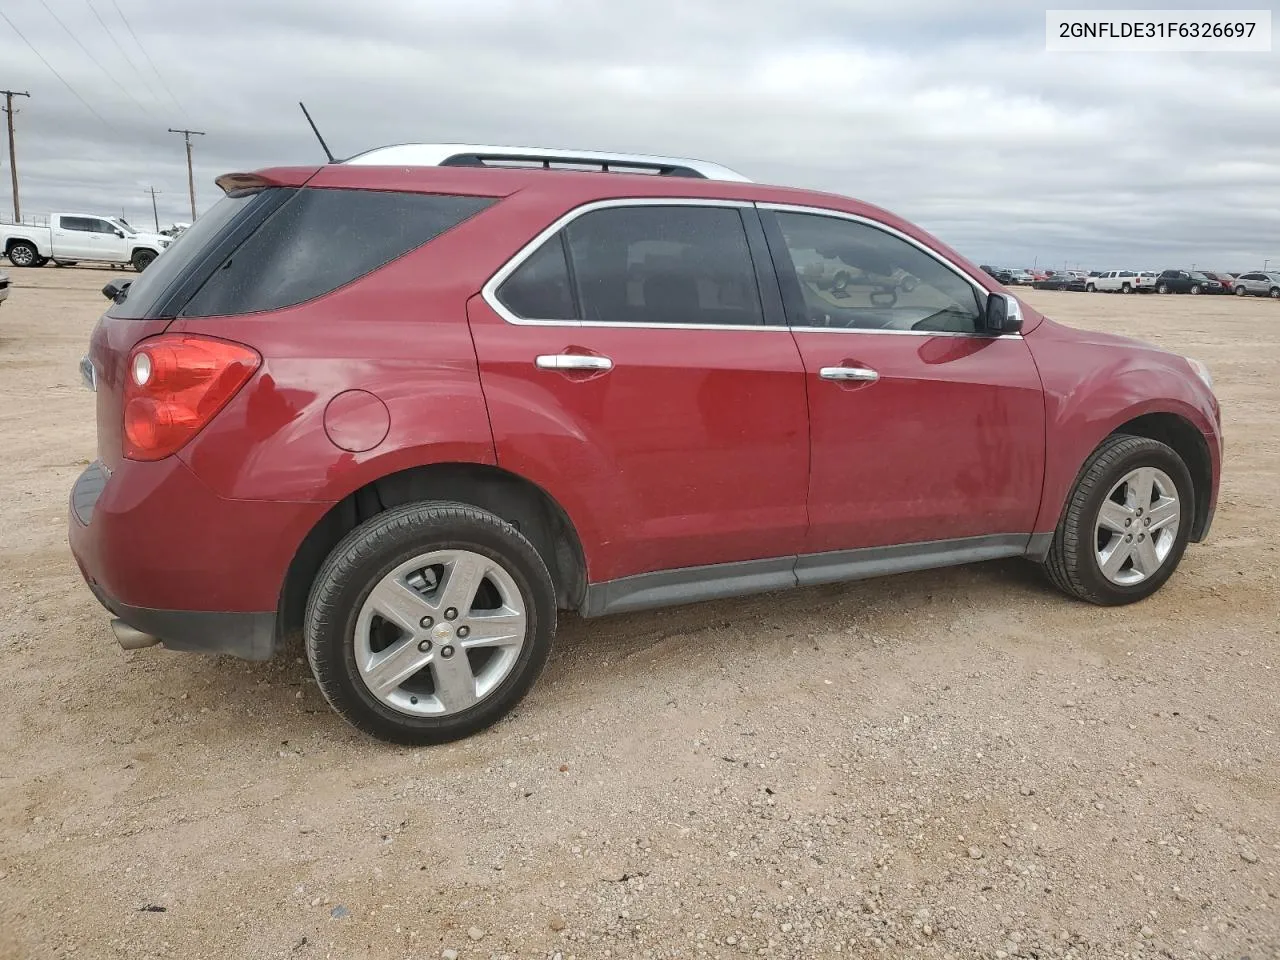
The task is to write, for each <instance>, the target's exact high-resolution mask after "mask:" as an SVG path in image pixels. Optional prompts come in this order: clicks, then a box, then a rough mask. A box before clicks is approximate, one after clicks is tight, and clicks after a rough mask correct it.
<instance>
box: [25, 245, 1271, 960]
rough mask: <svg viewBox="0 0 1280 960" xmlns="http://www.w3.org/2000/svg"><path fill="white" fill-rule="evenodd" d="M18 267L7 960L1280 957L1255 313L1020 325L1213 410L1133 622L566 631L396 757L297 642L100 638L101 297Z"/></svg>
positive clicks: (1138, 300) (1067, 613) (853, 611)
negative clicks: (318, 673)
mask: <svg viewBox="0 0 1280 960" xmlns="http://www.w3.org/2000/svg"><path fill="white" fill-rule="evenodd" d="M11 274H12V275H13V278H14V281H15V283H16V287H15V289H14V291H13V294H12V296H11V298H10V300H9V302H8V303H6V304H5V305H4V306H3V307H0V441H2V443H3V450H4V453H5V455H4V457H3V460H2V461H0V490H3V493H4V496H3V498H2V499H0V528H2V529H3V530H4V537H3V540H2V541H0V585H2V587H0V615H2V624H0V654H2V655H3V657H4V662H5V664H6V669H5V670H4V671H3V676H2V677H0V729H3V730H4V731H5V736H4V738H3V744H4V746H3V760H2V761H0V957H4V958H9V957H15V958H18V957H20V958H28V957H32V958H34V957H53V956H59V957H61V956H66V955H70V954H73V953H74V954H76V955H78V956H81V957H86V958H99V957H102V958H126V957H127V958H130V960H137V958H144V957H183V958H188V957H189V958H200V960H212V958H222V957H226V958H274V957H283V958H290V960H292V958H300V960H311V958H322V957H332V958H379V960H380V958H389V960H420V958H433V957H435V958H438V957H442V956H444V957H451V956H454V955H455V953H454V952H455V951H456V955H457V956H458V957H460V958H463V960H468V958H486V957H548V958H549V957H559V958H561V960H570V958H581V960H586V958H603V957H615V958H620V957H702V956H709V957H732V956H738V955H742V956H756V955H759V956H766V957H819V956H822V957H825V956H833V955H836V954H841V955H852V956H884V957H904V956H921V957H957V958H968V957H978V956H981V957H1003V956H1006V955H1008V956H1025V957H1047V956H1073V957H1101V956H1106V957H1112V956H1144V957H1145V956H1150V957H1159V956H1167V957H1179V958H1181V957H1200V956H1220V957H1224V958H1226V957H1231V958H1239V957H1243V956H1248V957H1251V958H1254V960H1257V958H1263V957H1276V956H1280V899H1277V898H1280V877H1278V876H1277V872H1278V871H1280V697H1278V696H1277V693H1276V683H1277V680H1280V649H1278V647H1277V634H1278V633H1280V629H1278V622H1277V614H1278V613H1280V584H1278V583H1277V570H1278V569H1280V555H1278V554H1277V542H1278V541H1280V514H1278V513H1277V511H1276V509H1275V497H1276V494H1277V492H1280V429H1277V426H1276V424H1277V422H1278V420H1280V387H1277V383H1278V382H1280V304H1276V303H1272V302H1269V301H1262V300H1247V301H1242V300H1237V299H1234V298H1208V297H1200V298H1193V297H1120V296H1106V295H1095V296H1090V295H1087V294H1071V293H1035V292H1033V293H1032V294H1030V296H1029V299H1031V300H1032V301H1033V302H1034V303H1036V304H1037V305H1039V306H1041V307H1042V308H1043V309H1045V310H1046V311H1047V312H1049V313H1050V314H1051V315H1054V316H1056V317H1058V318H1059V319H1062V320H1065V321H1068V322H1074V323H1079V324H1081V325H1085V326H1097V327H1104V328H1106V329H1110V330H1117V331H1120V332H1122V333H1126V334H1132V335H1136V336H1138V337H1141V338H1144V339H1147V340H1151V341H1154V342H1156V343H1159V344H1162V345H1166V346H1168V347H1171V348H1173V349H1176V350H1179V351H1182V352H1186V353H1189V354H1191V355H1193V356H1197V357H1200V358H1202V359H1204V360H1205V361H1207V362H1208V363H1209V364H1210V366H1211V367H1212V368H1213V370H1214V373H1215V374H1216V376H1217V378H1218V385H1219V386H1218V389H1219V394H1220V396H1221V397H1222V399H1223V405H1224V408H1225V418H1226V431H1227V444H1228V454H1227V464H1226V475H1225V480H1224V484H1223V491H1222V499H1221V504H1220V507H1219V512H1218V517H1217V521H1216V523H1215V526H1214V529H1213V533H1212V536H1211V539H1210V540H1209V542H1208V543H1206V544H1202V545H1199V546H1192V547H1191V548H1190V549H1189V551H1188V553H1187V556H1186V559H1185V561H1184V562H1183V565H1182V568H1181V571H1180V572H1179V573H1178V574H1177V576H1176V577H1175V578H1174V579H1173V581H1172V582H1171V583H1170V584H1169V585H1168V586H1167V587H1166V588H1165V589H1164V590H1163V591H1162V592H1161V593H1160V594H1158V595H1157V596H1156V597H1155V598H1153V599H1151V600H1149V601H1147V602H1145V603H1143V604H1141V605H1139V606H1137V607H1130V608H1126V609H1122V610H1102V609H1097V608H1094V607H1090V606H1087V605H1084V604H1081V603H1075V602H1070V601H1068V600H1066V599H1064V598H1062V597H1060V596H1058V595H1057V594H1055V593H1052V592H1051V591H1050V590H1049V589H1048V588H1047V587H1045V586H1044V585H1043V584H1042V582H1041V581H1040V579H1039V577H1038V575H1037V571H1036V570H1035V569H1034V568H1032V567H1030V566H1029V565H1026V564H1023V563H1020V562H1000V563H989V564H985V565H982V566H978V567H971V568H962V569H952V570H944V571H939V572H934V573H928V574H919V575H911V576H901V577H896V578H893V579H889V580H880V581H873V582H866V583H860V584H855V585H851V586H835V587H826V588H818V589H810V590H805V591H801V592H793V593H790V594H784V595H775V596H765V597H759V598H752V599H748V600H743V601H733V602H721V603H713V604H705V605H702V606H697V607H692V608H685V609H678V610H669V611H664V612H660V613H649V614H641V615H632V616H626V617H620V618H616V619H611V620H605V621H596V622H593V623H581V622H578V621H576V620H570V621H569V622H568V623H566V624H565V625H564V627H563V629H562V632H561V636H560V639H559V642H558V647H557V651H556V653H555V654H554V656H553V659H552V662H551V665H550V666H549V668H548V670H547V672H546V673H545V674H544V676H543V678H542V681H541V682H540V683H539V685H538V686H537V687H536V689H535V690H534V692H533V694H532V695H531V696H530V697H529V698H528V699H527V700H526V701H525V702H524V704H523V705H522V706H521V707H520V709H519V710H518V711H517V713H516V715H515V716H513V717H512V718H510V719H509V720H508V721H506V722H503V723H501V724H499V725H498V726H497V727H496V728H494V729H492V730H490V731H488V732H487V733H484V734H482V735H480V736H477V737H475V738H473V739H471V740H468V741H466V742H464V743H460V744H457V745H455V746H452V747H447V748H439V749H424V750H408V749H397V748H391V747H387V746H383V745H380V744H378V743H376V742H373V741H371V740H368V739H365V738H364V737H362V736H359V735H357V734H355V733H353V732H352V731H351V730H350V729H348V728H347V727H346V726H344V725H343V724H342V723H341V722H340V721H339V720H338V719H337V718H336V717H335V716H334V715H333V714H331V713H330V711H329V710H328V708H327V707H326V706H325V704H324V703H323V701H322V700H321V699H320V697H319V696H318V694H317V692H316V689H315V687H314V685H313V684H312V682H311V679H310V674H309V672H308V670H307V667H306V666H305V665H304V663H303V661H302V660H301V659H300V658H299V656H298V651H295V650H291V651H289V653H288V655H287V656H284V657H282V658H278V659H277V661H275V662H273V663H270V664H247V663H242V662H237V661H233V660H229V659H221V660H213V659H205V658H201V657H195V656H189V655H184V654H176V653H169V652H165V651H163V650H161V649H151V650H145V651H141V652H138V653H133V654H126V653H123V652H121V651H120V650H119V649H118V648H117V647H116V645H115V643H114V642H113V641H112V639H111V637H110V634H109V632H108V629H107V618H106V616H105V615H104V613H103V611H102V610H100V609H99V608H98V606H97V605H96V603H95V602H94V601H93V599H92V598H91V597H90V595H89V592H88V590H86V589H85V588H84V586H83V585H82V584H81V582H80V578H79V576H78V575H77V573H76V570H75V567H74V564H73V562H72V560H71V558H70V556H69V554H68V552H67V548H66V543H65V534H64V525H65V512H66V506H65V504H66V497H67V492H68V489H69V487H70V485H71V483H72V481H73V479H74V477H75V476H76V474H77V473H78V472H79V471H80V470H81V469H82V466H83V464H85V463H86V462H87V458H89V457H91V456H92V455H93V450H94V428H93V420H92V402H91V395H90V394H89V393H88V392H87V391H86V390H84V389H83V388H82V387H81V386H80V383H79V376H78V373H77V371H76V361H77V360H78V358H79V357H80V355H81V354H82V353H83V352H84V349H85V345H86V342H87V339H88V336H89V331H90V328H91V326H92V324H93V322H94V319H95V317H96V315H97V313H98V312H99V310H100V309H101V308H102V306H103V303H104V301H103V300H102V298H101V296H99V294H98V292H97V291H98V288H99V287H100V286H101V285H102V283H103V282H104V281H105V279H106V278H107V277H108V276H110V274H108V273H105V272H102V271H94V270H71V269H54V268H52V267H50V268H45V269H43V270H25V271H18V270H14V271H11ZM1268 491H1270V493H1268ZM175 535H180V531H175Z"/></svg>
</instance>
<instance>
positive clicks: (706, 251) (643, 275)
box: [565, 206, 764, 326]
mask: <svg viewBox="0 0 1280 960" xmlns="http://www.w3.org/2000/svg"><path fill="white" fill-rule="evenodd" d="M565 229H566V237H567V240H568V246H569V255H570V258H571V260H572V264H573V275H574V279H575V281H576V284H577V294H578V300H579V307H580V311H581V316H582V319H583V320H585V321H587V322H588V323H636V324H645V325H655V324H673V323H676V324H696V325H705V326H727V325H728V326H760V325H763V324H764V313H763V310H762V309H761V306H760V290H759V287H758V286H757V284H756V273H755V266H754V265H753V264H752V261H751V252H750V248H749V247H748V246H747V233H746V229H745V228H744V227H743V224H742V214H741V213H740V212H739V211H738V209H737V208H736V207H699V206H634V207H611V208H608V209H604V210H595V211H592V212H591V213H587V214H584V215H583V216H581V217H579V218H578V219H576V220H574V221H573V222H572V223H571V224H569V225H568V227H566V228H565Z"/></svg>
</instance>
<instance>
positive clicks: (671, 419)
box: [468, 200, 809, 585]
mask: <svg viewBox="0 0 1280 960" xmlns="http://www.w3.org/2000/svg"><path fill="white" fill-rule="evenodd" d="M744 212H745V213H746V214H747V215H748V219H747V220H746V221H744V218H743V214H744ZM748 224H750V225H752V226H753V227H754V233H753V234H752V239H750V240H749V238H748V233H747V227H748ZM756 261H763V262H764V263H765V264H766V266H767V253H766V252H765V247H764V240H763V235H762V233H761V232H760V226H759V222H758V220H756V219H755V217H754V211H753V209H752V208H751V206H750V204H729V203H718V204H717V203H715V202H714V201H699V202H690V201H681V200H660V201H650V200H617V201H605V202H603V203H596V204H589V205H586V206H583V207H580V208H579V209H577V210H575V211H574V212H573V213H571V214H569V215H567V216H566V217H564V218H562V220H561V221H559V222H558V223H556V224H554V225H553V226H552V227H550V228H548V230H546V231H544V233H543V235H542V236H540V237H539V238H537V239H536V240H534V241H533V242H532V243H530V244H529V245H528V246H527V247H526V248H525V249H524V250H522V251H521V252H520V253H519V254H517V256H516V257H515V258H514V259H513V260H512V261H510V262H509V263H508V264H507V265H506V266H504V267H503V268H502V269H501V270H499V271H498V273H497V274H496V275H495V276H494V278H493V279H492V280H490V282H489V283H488V284H487V285H486V287H485V289H484V291H483V293H482V294H481V295H479V296H477V297H474V298H473V299H472V300H471V302H470V304H469V307H468V315H469V317H470V321H471V329H472V336H473V340H474V343H475V348H476V355H477V358H478V360H479V367H480V377H481V383H482V385H483V388H484V392H485V398H486V402H487V404H488V409H489V417H490V421H491V423H492V426H493V434H494V443H495V447H496V453H497V459H498V464H499V466H501V467H502V468H504V469H506V470H509V471H511V472H512V473H515V474H518V475H520V476H522V477H526V478H528V479H530V480H532V481H533V482H534V483H536V484H538V485H539V486H541V487H542V488H543V489H544V490H546V491H547V492H548V493H549V494H550V495H551V496H552V497H553V498H554V499H555V500H556V501H557V502H559V503H560V504H561V505H562V506H563V507H564V508H565V509H566V511H567V512H568V513H569V516H570V517H571V519H572V520H573V522H574V524H575V526H576V527H577V530H578V533H579V536H580V538H581V539H582V541H583V544H584V547H585V548H586V549H585V552H586V555H587V562H588V574H589V577H590V579H591V581H592V582H593V583H595V582H600V581H610V580H616V579H618V578H623V577H629V576H632V575H636V574H645V573H651V572H653V571H665V570H678V569H681V568H698V567H703V566H705V565H710V564H732V563H735V562H739V561H750V560H760V559H762V558H786V559H782V560H779V561H778V563H776V564H775V567H776V569H773V568H771V574H770V575H776V576H777V577H778V578H780V579H778V580H777V581H776V582H777V585H784V584H785V583H788V582H791V583H793V582H794V580H793V579H790V578H791V574H790V570H791V565H792V562H791V561H792V558H794V555H795V554H796V553H797V552H798V551H799V549H800V548H801V546H802V545H803V543H804V538H805V532H806V527H807V522H808V517H807V512H806V507H805V499H806V495H807V491H808V479H809V434H808V419H807V417H808V411H807V404H806V396H805V374H804V367H803V364H802V363H801V361H800V355H799V351H798V349H797V347H796V344H795V341H794V340H793V339H792V337H791V335H790V333H789V332H788V329H787V326H786V323H785V317H784V316H783V314H782V308H781V301H780V299H779V297H778V292H777V284H776V283H773V287H772V294H771V295H770V291H769V287H768V286H767V285H766V286H765V287H764V288H763V293H762V289H761V286H760V284H759V282H758V276H757V264H756ZM770 270H771V268H770ZM769 276H770V282H771V283H772V273H771V272H770V274H769ZM762 297H763V299H762ZM753 569H755V568H753ZM677 576H685V574H679V575H677ZM688 576H689V577H692V578H698V577H701V578H703V579H706V578H707V577H714V576H719V574H717V573H707V572H706V571H705V570H704V571H701V572H699V571H696V570H695V571H692V572H690V573H689V574H688ZM767 582H768V583H774V582H775V581H773V580H769V581H767Z"/></svg>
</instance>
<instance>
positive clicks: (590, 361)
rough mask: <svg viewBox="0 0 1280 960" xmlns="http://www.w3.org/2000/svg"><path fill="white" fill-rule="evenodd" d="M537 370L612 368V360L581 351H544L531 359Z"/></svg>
mask: <svg viewBox="0 0 1280 960" xmlns="http://www.w3.org/2000/svg"><path fill="white" fill-rule="evenodd" d="M533 364H534V366H536V367H537V368H538V369H539V370H612V369H613V361H612V360H610V359H609V358H608V357H593V356H591V355H590V354H583V353H544V354H543V355H542V356H540V357H538V358H537V359H535V360H534V361H533Z"/></svg>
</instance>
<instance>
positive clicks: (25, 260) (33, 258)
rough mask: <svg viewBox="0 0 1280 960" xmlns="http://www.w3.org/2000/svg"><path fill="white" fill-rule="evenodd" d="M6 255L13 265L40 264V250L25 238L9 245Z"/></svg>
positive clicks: (32, 265) (34, 265) (36, 265)
mask: <svg viewBox="0 0 1280 960" xmlns="http://www.w3.org/2000/svg"><path fill="white" fill-rule="evenodd" d="M8 256H9V262H10V263H12V264H13V265H14V266H15V267H38V266H39V265H40V251H39V250H37V249H36V248H35V246H34V245H33V244H30V243H27V241H25V240H19V241H18V242H17V243H15V244H13V245H12V246H11V247H9V253H8Z"/></svg>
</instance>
